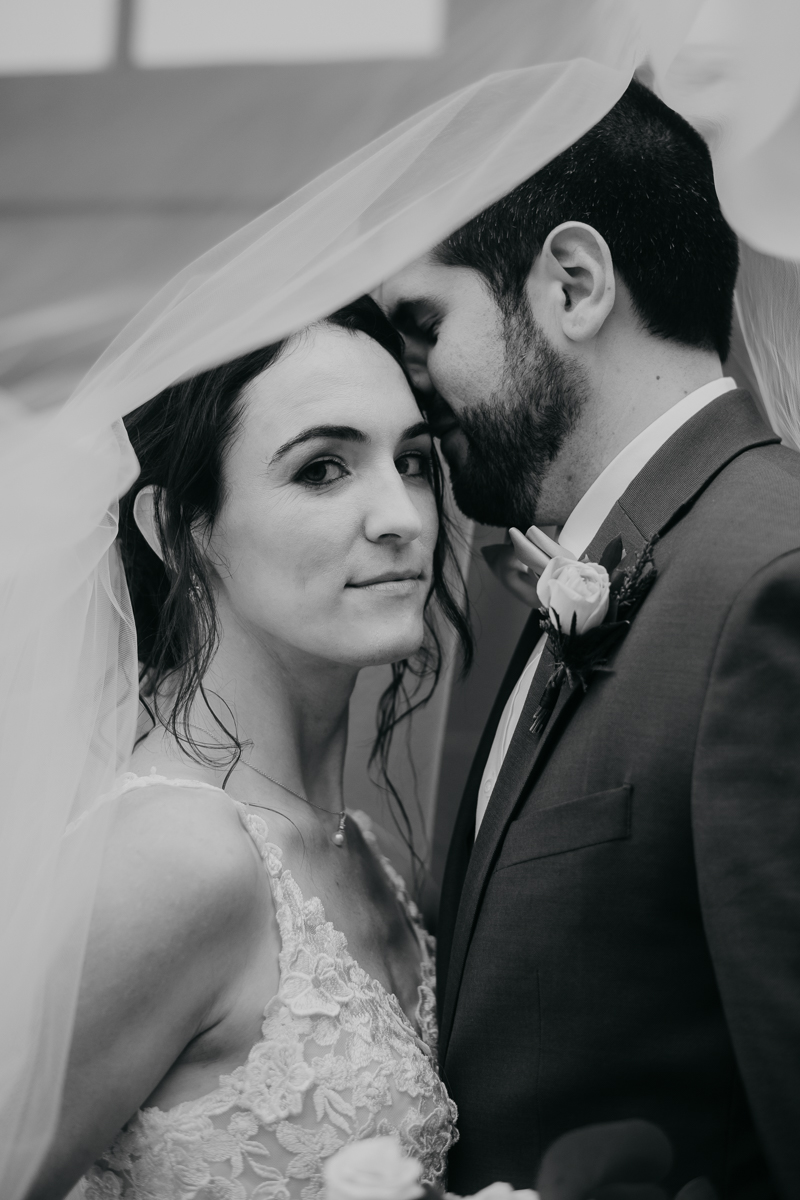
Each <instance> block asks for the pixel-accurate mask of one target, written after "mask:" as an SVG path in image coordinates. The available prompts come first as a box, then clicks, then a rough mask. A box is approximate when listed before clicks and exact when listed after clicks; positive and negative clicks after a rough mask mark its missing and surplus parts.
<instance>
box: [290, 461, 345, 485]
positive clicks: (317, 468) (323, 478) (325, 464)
mask: <svg viewBox="0 0 800 1200" xmlns="http://www.w3.org/2000/svg"><path fill="white" fill-rule="evenodd" d="M347 474H348V472H347V470H346V469H345V467H344V465H343V464H342V463H340V462H339V461H338V460H337V459H335V458H318V459H317V460H316V462H312V463H309V464H308V466H307V467H303V469H302V471H299V472H298V474H297V476H296V478H297V481H298V483H304V484H306V486H308V487H326V486H327V485H328V484H330V483H336V482H337V481H338V480H339V479H344V477H345V475H347Z"/></svg>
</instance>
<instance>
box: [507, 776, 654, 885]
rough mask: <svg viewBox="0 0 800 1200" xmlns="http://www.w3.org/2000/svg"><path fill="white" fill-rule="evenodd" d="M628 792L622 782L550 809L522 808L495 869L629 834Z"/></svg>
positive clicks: (629, 797)
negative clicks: (526, 809) (616, 785)
mask: <svg viewBox="0 0 800 1200" xmlns="http://www.w3.org/2000/svg"><path fill="white" fill-rule="evenodd" d="M632 792H633V788H632V786H631V784H629V783H625V784H623V785H622V787H617V788H612V789H611V790H610V791H607V792H594V793H593V794H592V795H591V796H581V797H580V799H579V800H568V801H567V802H566V803H565V804H555V805H553V806H552V807H551V808H535V809H532V810H531V809H529V810H528V811H525V810H523V812H522V815H521V816H520V817H518V818H517V820H516V821H512V822H511V824H510V825H509V827H508V830H507V832H506V836H505V840H504V842H503V848H502V850H501V852H500V858H499V859H498V862H497V867H496V870H498V871H501V870H502V869H503V868H504V867H511V866H513V865H514V863H521V862H528V860H529V859H534V858H546V857H547V856H548V855H550V854H564V853H565V851H567V850H581V849H583V848H584V847H586V846H598V845H600V844H601V843H603V842H616V841H620V840H622V839H624V838H628V837H630V834H631V796H632Z"/></svg>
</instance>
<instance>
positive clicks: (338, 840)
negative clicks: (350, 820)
mask: <svg viewBox="0 0 800 1200" xmlns="http://www.w3.org/2000/svg"><path fill="white" fill-rule="evenodd" d="M346 820H347V813H346V812H340V813H339V828H338V829H337V830H336V833H335V834H334V835H333V844H334V846H343V845H344V823H345V821H346Z"/></svg>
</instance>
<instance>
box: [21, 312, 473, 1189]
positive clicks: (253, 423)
mask: <svg viewBox="0 0 800 1200" xmlns="http://www.w3.org/2000/svg"><path fill="white" fill-rule="evenodd" d="M400 355H401V344H400V340H399V338H398V336H397V335H396V334H395V333H394V331H393V330H392V329H391V327H390V326H389V324H388V322H387V321H386V320H385V318H384V317H383V315H382V314H381V312H380V310H379V309H378V308H377V306H376V305H375V304H374V303H373V302H372V301H371V300H369V299H366V298H364V299H362V300H359V301H356V302H355V303H353V304H351V305H349V306H348V307H346V308H344V309H342V310H340V311H338V312H337V313H335V314H334V315H333V316H331V317H329V318H328V319H327V320H325V321H321V322H319V323H318V324H316V325H314V326H312V327H310V328H308V329H306V330H304V331H303V332H302V333H300V334H298V335H296V336H293V337H291V338H289V339H288V340H285V341H284V342H282V343H279V344H277V345H272V346H268V347H265V348H263V349H260V350H256V351H254V352H252V353H249V354H246V355H244V356H242V357H240V358H238V359H236V360H235V361H233V362H228V363H226V364H225V365H223V366H220V367H217V368H214V369H212V370H209V371H206V372H205V373H204V374H201V375H198V376H196V377H194V378H192V379H190V380H188V382H184V383H180V384H177V385H174V386H172V387H170V388H168V389H166V390H165V391H164V392H162V393H161V394H160V395H158V396H156V397H155V399H153V400H150V401H149V402H148V403H146V404H144V405H143V406H141V407H140V408H139V409H137V410H135V411H134V412H133V413H132V414H131V415H130V416H129V417H128V418H127V419H126V425H127V429H128V434H129V436H130V439H131V442H132V444H133V447H134V449H135V451H136V454H137V456H138V458H139V462H140V464H141V474H140V475H139V478H138V479H137V481H136V483H135V485H134V486H133V488H132V489H131V490H130V491H129V493H128V494H127V495H126V496H125V497H124V499H123V502H122V504H121V512H120V533H119V541H120V547H121V551H122V556H123V561H124V564H125V567H126V574H127V576H128V581H129V587H130V590H131V598H132V602H133V609H134V616H135V620H136V627H137V635H138V642H139V653H140V658H141V659H142V660H143V674H142V681H143V682H142V691H143V697H144V700H145V703H146V705H147V708H148V711H149V712H150V714H151V716H152V721H151V722H150V724H151V728H150V730H149V732H147V733H145V734H144V735H143V736H142V737H141V739H140V741H139V743H138V745H137V748H136V750H135V752H134V754H133V758H132V760H131V763H130V771H129V772H128V773H127V774H126V775H124V777H123V778H122V780H121V781H120V784H119V787H118V795H119V802H118V804H117V813H116V816H115V820H114V824H113V826H112V828H111V832H110V835H109V839H108V844H107V847H106V853H105V860H104V864H103V867H102V871H101V875H100V881H99V886H98V895H97V900H96V904H95V909H94V916H93V918H92V924H91V928H90V934H89V940H88V948H87V953H86V960H85V966H84V970H83V977H82V982H81V988H80V994H79V1001H78V1008H77V1015H76V1022H75V1030H74V1036H73V1041H72V1047H71V1051H70V1056H69V1065H68V1070H67V1077H66V1085H65V1091H64V1098H63V1103H62V1106H61V1116H60V1119H59V1124H58V1130H57V1134H56V1137H55V1141H54V1143H53V1145H52V1147H51V1150H50V1152H49V1154H48V1156H47V1158H46V1160H45V1162H44V1165H43V1167H42V1169H41V1172H40V1174H39V1176H38V1179H37V1181H36V1182H35V1184H34V1186H33V1188H32V1190H31V1191H30V1192H29V1196H30V1200H45V1198H50V1197H52V1198H56V1197H61V1196H63V1195H64V1194H65V1192H67V1191H68V1190H69V1188H70V1187H71V1186H72V1185H73V1184H74V1183H75V1182H76V1180H78V1179H79V1177H80V1176H83V1179H82V1182H81V1184H80V1186H79V1188H78V1189H77V1192H76V1194H77V1195H83V1196H85V1197H87V1200H89V1198H91V1200H100V1198H101V1197H102V1198H106V1197H108V1198H109V1200H110V1198H112V1197H113V1198H114V1200H117V1198H121V1197H124V1198H125V1200H134V1198H136V1200H139V1198H141V1200H144V1198H145V1197H154V1196H158V1197H160V1198H161V1197H163V1198H164V1200H166V1198H167V1197H175V1198H176V1200H177V1197H180V1198H181V1200H190V1198H191V1197H203V1198H204V1200H206V1198H208V1200H210V1198H211V1197H215V1198H217V1197H219V1198H220V1200H221V1198H223V1197H225V1198H226V1200H238V1198H239V1197H242V1198H244V1197H249V1196H259V1197H264V1198H267V1197H269V1198H274V1200H288V1198H289V1197H293V1196H300V1195H301V1194H302V1196H303V1197H304V1200H309V1198H310V1197H313V1196H316V1195H317V1194H318V1193H319V1192H320V1190H321V1186H322V1165H323V1162H324V1159H325V1158H326V1157H327V1156H329V1155H330V1154H331V1153H333V1152H334V1151H335V1150H336V1149H337V1148H338V1147H340V1146H342V1145H343V1144H345V1143H346V1142H347V1141H348V1140H352V1139H356V1138H364V1137H369V1136H372V1135H375V1134H381V1133H386V1132H397V1133H398V1134H399V1136H400V1138H401V1141H402V1143H403V1145H404V1146H405V1148H406V1149H407V1150H408V1151H409V1152H410V1153H413V1154H414V1155H415V1156H416V1157H417V1158H419V1159H420V1160H421V1161H422V1163H423V1165H424V1173H425V1177H426V1178H427V1179H428V1180H429V1181H431V1182H433V1183H435V1182H437V1181H439V1182H440V1181H441V1180H442V1177H443V1173H444V1166H445V1158H446V1154H447V1151H448V1149H449V1147H450V1146H451V1144H452V1143H453V1141H454V1139H455V1137H456V1136H457V1135H456V1134H455V1129H454V1120H455V1116H456V1114H455V1107H454V1105H453V1104H452V1102H450V1101H449V1100H448V1098H447V1094H446V1092H445V1089H444V1086H443V1085H442V1083H441V1081H440V1079H439V1077H438V1074H437V1069H436V1065H435V1041H436V1023H435V1021H436V1018H435V1001H434V993H433V965H432V958H431V947H430V939H429V938H428V937H427V936H426V934H425V932H424V930H423V929H422V926H421V924H420V921H419V916H418V913H417V911H416V909H415V907H414V905H413V903H412V902H411V901H410V900H409V899H408V897H407V895H406V892H405V888H404V885H403V883H402V881H401V880H400V877H399V876H398V875H397V874H396V873H395V872H394V871H393V869H392V868H391V866H390V865H389V864H388V862H387V860H386V859H385V858H383V857H382V856H381V854H380V853H379V852H378V850H377V846H376V841H375V837H374V836H373V834H372V833H371V831H370V829H369V825H368V824H367V822H366V819H365V818H362V817H359V816H358V814H355V813H350V812H348V811H347V809H346V807H345V797H344V796H343V794H342V774H343V763H344V754H345V747H346V739H347V712H348V703H349V699H350V695H351V693H352V690H353V686H354V684H355V681H356V677H357V675H358V672H359V670H360V669H361V668H362V667H365V666H369V665H372V664H377V663H390V662H391V663H394V664H397V665H396V666H395V669H394V672H393V676H394V682H393V684H392V685H391V686H390V689H389V692H388V693H387V695H386V696H385V697H384V703H383V705H382V712H383V720H382V726H381V733H380V737H379V743H380V744H379V747H378V749H379V751H380V749H381V748H383V747H385V745H386V742H387V740H388V738H389V737H390V736H391V730H392V726H393V724H394V723H395V722H396V721H397V720H398V719H400V718H401V716H402V708H401V703H400V694H401V690H402V679H403V675H404V673H405V672H406V671H407V670H408V669H409V668H411V669H416V671H417V672H423V671H425V670H426V669H427V670H430V671H433V672H434V675H435V670H436V664H435V662H432V661H431V659H432V657H433V658H435V655H436V644H435V641H434V643H433V649H429V645H430V643H431V636H430V634H431V633H432V629H433V626H432V619H433V616H434V611H435V610H436V609H437V608H438V609H439V611H440V612H441V613H442V614H443V615H444V617H445V618H446V619H447V620H448V621H449V622H450V623H451V624H452V625H454V626H455V629H456V631H457V633H458V634H459V636H460V637H461V639H462V642H463V643H464V645H465V646H468V645H469V633H468V630H467V627H466V624H465V622H464V619H463V617H462V615H461V613H460V612H459V609H458V607H457V605H456V603H455V601H454V599H453V597H452V596H451V594H450V592H449V590H448V587H447V583H446V581H445V575H444V568H445V562H446V557H447V553H448V543H447V538H446V532H445V526H444V523H443V520H442V477H441V474H440V467H439V464H438V461H437V459H436V455H435V451H434V450H433V447H432V444H431V438H430V434H429V433H428V430H427V426H426V425H425V423H424V421H423V420H422V417H421V414H420V412H419V409H418V408H417V405H416V403H415V400H414V397H413V395H412V392H411V389H410V387H409V385H408V382H407V380H406V377H405V375H404V373H403V370H402V368H401V366H400V365H399V364H400ZM426 629H427V631H428V634H429V636H427V637H426ZM426 649H427V653H428V658H427V659H426V658H425V653H426ZM415 658H416V660H417V663H418V665H417V666H416V668H413V667H412V666H411V663H410V660H412V659H415ZM426 662H427V664H428V665H427V668H426V665H425V664H426ZM419 664H422V665H419Z"/></svg>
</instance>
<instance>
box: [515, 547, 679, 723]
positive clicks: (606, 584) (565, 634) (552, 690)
mask: <svg viewBox="0 0 800 1200" xmlns="http://www.w3.org/2000/svg"><path fill="white" fill-rule="evenodd" d="M515 532H517V531H515ZM532 532H535V533H536V535H537V538H538V540H539V541H542V540H544V539H543V535H542V534H541V532H540V531H539V530H535V531H533V530H528V536H529V537H530V535H531V533H532ZM547 540H548V541H549V539H547ZM657 540H658V539H657V537H653V538H651V539H650V541H649V542H647V543H646V544H645V545H644V546H643V547H642V550H641V552H640V553H639V555H638V557H637V558H636V561H635V562H634V563H633V564H632V565H631V566H630V567H628V568H625V567H623V565H622V560H623V558H624V550H623V545H622V538H621V537H616V538H614V540H613V541H612V542H609V544H608V545H607V546H606V548H605V550H604V551H603V554H602V557H601V559H600V562H598V563H593V562H578V560H577V559H575V558H570V557H568V556H567V555H565V554H555V555H554V556H553V557H552V558H550V560H549V561H548V562H547V565H546V566H545V568H544V570H543V571H542V574H541V577H540V579H539V582H538V584H537V586H536V594H537V596H538V597H539V602H540V604H541V605H542V607H541V608H540V609H539V628H540V630H541V631H542V633H545V634H547V639H548V644H549V646H550V649H551V651H552V655H553V670H552V674H551V675H550V678H549V679H548V681H547V683H546V684H545V688H544V691H543V692H542V697H541V700H540V701H539V705H538V707H537V709H536V712H535V713H534V714H533V722H532V724H531V727H530V731H531V733H535V734H536V735H537V736H540V735H541V734H542V733H543V732H544V730H545V728H546V727H547V724H548V722H549V720H550V718H551V716H552V715H553V713H554V711H555V707H556V704H557V702H558V698H559V695H560V694H561V688H562V685H563V684H564V682H565V681H566V682H567V683H568V684H569V687H570V689H573V688H575V687H577V686H580V687H581V688H582V690H583V691H584V692H585V691H587V690H588V687H589V681H590V680H591V678H592V675H593V674H594V673H595V672H596V671H602V670H607V667H606V663H607V662H608V658H609V655H610V653H611V651H612V649H613V648H614V646H615V645H616V643H617V642H618V641H619V640H620V639H621V638H623V637H624V636H625V634H626V633H627V631H628V629H629V628H630V624H631V621H632V620H633V617H634V615H635V614H636V612H637V611H638V609H639V606H640V605H641V604H642V603H643V601H644V600H645V598H646V596H647V594H648V592H649V591H650V588H651V587H652V586H653V584H654V583H655V581H656V575H657V572H656V569H655V565H654V563H653V547H654V546H655V543H656V541H657ZM517 541H518V542H521V541H522V536H521V534H519V533H518V532H517ZM550 545H551V546H552V547H553V548H554V549H555V550H557V549H558V546H557V545H556V544H555V543H554V542H551V543H550ZM523 549H524V548H523ZM534 549H535V547H534ZM538 557H540V558H542V559H543V558H545V557H546V556H545V555H544V554H541V555H539V556H538Z"/></svg>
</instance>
